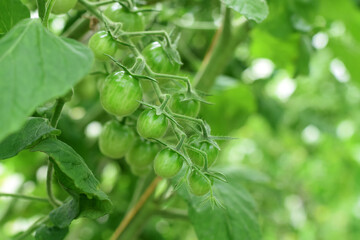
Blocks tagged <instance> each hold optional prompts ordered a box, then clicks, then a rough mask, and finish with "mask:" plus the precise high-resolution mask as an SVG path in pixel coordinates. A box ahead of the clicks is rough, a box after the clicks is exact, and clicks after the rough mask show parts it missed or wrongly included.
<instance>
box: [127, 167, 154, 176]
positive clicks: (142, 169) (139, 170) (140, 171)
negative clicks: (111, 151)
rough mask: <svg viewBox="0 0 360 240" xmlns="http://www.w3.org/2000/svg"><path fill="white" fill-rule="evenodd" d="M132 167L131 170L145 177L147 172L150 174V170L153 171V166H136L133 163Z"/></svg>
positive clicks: (136, 174)
mask: <svg viewBox="0 0 360 240" xmlns="http://www.w3.org/2000/svg"><path fill="white" fill-rule="evenodd" d="M130 169H131V172H132V173H133V174H134V175H135V176H138V177H143V176H146V175H147V174H149V172H150V171H151V166H150V165H148V166H145V167H136V166H133V165H130Z"/></svg>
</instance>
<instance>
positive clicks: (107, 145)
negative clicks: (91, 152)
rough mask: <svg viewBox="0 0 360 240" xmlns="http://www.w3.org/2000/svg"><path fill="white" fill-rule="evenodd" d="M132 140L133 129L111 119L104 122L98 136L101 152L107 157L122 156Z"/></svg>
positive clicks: (133, 135)
mask: <svg viewBox="0 0 360 240" xmlns="http://www.w3.org/2000/svg"><path fill="white" fill-rule="evenodd" d="M134 141H135V133H134V131H133V130H132V129H131V128H130V127H128V126H126V125H122V124H120V123H119V122H118V121H114V120H113V121H109V122H107V123H106V124H105V126H104V128H103V130H102V132H101V134H100V137H99V148H100V151H101V153H102V154H104V155H105V156H107V157H109V158H114V159H116V158H122V157H124V156H125V154H126V153H127V152H128V151H129V149H130V148H131V147H132V145H133V143H134Z"/></svg>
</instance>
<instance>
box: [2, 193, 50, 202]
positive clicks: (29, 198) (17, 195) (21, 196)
mask: <svg viewBox="0 0 360 240" xmlns="http://www.w3.org/2000/svg"><path fill="white" fill-rule="evenodd" d="M0 197H11V198H20V199H25V200H31V201H39V202H47V203H49V200H48V199H47V198H41V197H33V196H27V195H22V194H16V193H0Z"/></svg>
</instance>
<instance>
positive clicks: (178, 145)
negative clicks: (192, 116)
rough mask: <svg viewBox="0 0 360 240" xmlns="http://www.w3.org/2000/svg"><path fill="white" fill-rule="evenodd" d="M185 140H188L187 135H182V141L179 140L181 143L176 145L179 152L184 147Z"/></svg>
mask: <svg viewBox="0 0 360 240" xmlns="http://www.w3.org/2000/svg"><path fill="white" fill-rule="evenodd" d="M185 139H186V135H185V134H183V135H181V138H180V140H179V143H178V144H177V145H176V147H175V148H176V150H177V151H179V150H180V149H181V147H182V145H183V143H184V141H185Z"/></svg>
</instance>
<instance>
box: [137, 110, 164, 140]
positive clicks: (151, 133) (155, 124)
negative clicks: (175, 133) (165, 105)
mask: <svg viewBox="0 0 360 240" xmlns="http://www.w3.org/2000/svg"><path fill="white" fill-rule="evenodd" d="M167 128H168V120H167V118H166V117H165V115H164V114H160V115H157V113H156V110H155V109H146V110H144V111H143V112H142V113H141V114H140V116H139V118H138V120H137V125H136V129H137V131H138V133H139V135H140V136H142V137H143V138H161V137H162V136H164V134H165V133H166V130H167Z"/></svg>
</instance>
